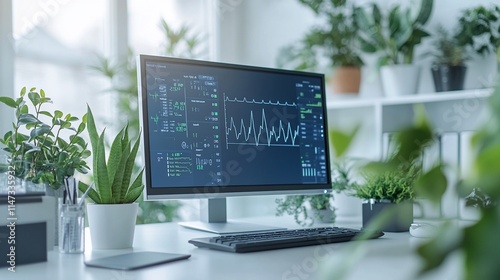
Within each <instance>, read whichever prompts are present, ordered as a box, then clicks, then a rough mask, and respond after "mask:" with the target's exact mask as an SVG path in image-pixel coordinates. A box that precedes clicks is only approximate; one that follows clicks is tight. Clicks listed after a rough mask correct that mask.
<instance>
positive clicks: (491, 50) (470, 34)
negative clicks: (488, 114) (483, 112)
mask: <svg viewBox="0 0 500 280" xmlns="http://www.w3.org/2000/svg"><path fill="white" fill-rule="evenodd" d="M458 23H459V29H458V33H457V34H456V35H455V39H456V41H457V42H458V44H459V45H460V46H463V47H465V48H466V50H467V51H468V52H469V53H470V54H471V56H472V58H473V60H472V61H471V63H472V65H471V66H474V67H471V69H474V71H475V73H471V74H472V75H468V77H467V80H466V83H467V84H468V87H478V88H480V87H491V86H494V84H495V78H496V73H497V72H498V66H497V64H496V63H494V62H495V58H494V57H495V54H496V53H497V50H498V49H499V47H500V32H499V30H498V26H499V25H500V7H499V6H498V5H491V6H490V7H486V6H482V5H479V6H476V7H472V8H469V9H465V10H463V11H462V13H461V15H460V17H459V20H458Z"/></svg>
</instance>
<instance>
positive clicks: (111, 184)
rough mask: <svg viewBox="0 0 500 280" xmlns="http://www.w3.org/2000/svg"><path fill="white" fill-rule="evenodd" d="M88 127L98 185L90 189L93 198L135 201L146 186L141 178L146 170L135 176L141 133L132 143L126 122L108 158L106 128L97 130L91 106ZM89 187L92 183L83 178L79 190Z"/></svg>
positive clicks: (88, 108) (102, 201)
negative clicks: (99, 131) (88, 183)
mask: <svg viewBox="0 0 500 280" xmlns="http://www.w3.org/2000/svg"><path fill="white" fill-rule="evenodd" d="M87 131H88V133H89V137H90V144H91V146H92V154H93V155H94V158H93V164H92V166H93V171H94V184H95V189H92V190H90V191H89V192H88V196H89V197H90V199H92V200H93V201H94V202H95V203H97V204H123V203H132V202H134V201H136V200H137V198H139V196H140V195H141V193H142V190H143V189H144V184H143V182H142V175H143V172H144V170H142V171H140V172H139V174H138V175H136V176H135V178H134V179H133V180H132V173H133V167H134V162H135V158H136V155H137V151H138V149H139V143H140V140H139V137H137V139H136V140H135V142H134V143H133V144H132V141H131V140H130V139H129V136H128V126H125V127H124V128H123V129H122V130H121V131H120V132H119V133H118V134H117V135H116V136H115V138H114V140H113V143H112V144H111V148H110V150H109V156H108V158H107V160H106V151H105V143H104V139H105V130H103V131H102V132H101V133H100V134H98V132H97V128H96V125H95V121H94V116H93V114H92V110H91V109H90V107H88V106H87ZM88 188H89V185H87V184H85V183H82V182H80V184H79V189H80V191H82V192H85V191H86V190H87V189H88Z"/></svg>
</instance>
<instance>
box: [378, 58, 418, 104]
mask: <svg viewBox="0 0 500 280" xmlns="http://www.w3.org/2000/svg"><path fill="white" fill-rule="evenodd" d="M380 75H381V77H382V86H383V88H384V94H385V96H388V97H394V96H402V95H410V94H415V93H417V90H418V82H419V80H420V68H419V67H418V66H417V65H413V64H395V65H387V66H383V67H382V68H381V69H380Z"/></svg>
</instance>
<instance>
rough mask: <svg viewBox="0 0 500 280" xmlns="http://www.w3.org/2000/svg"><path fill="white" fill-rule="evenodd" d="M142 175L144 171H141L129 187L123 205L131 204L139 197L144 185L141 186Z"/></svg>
mask: <svg viewBox="0 0 500 280" xmlns="http://www.w3.org/2000/svg"><path fill="white" fill-rule="evenodd" d="M143 173H144V170H141V172H140V173H139V175H137V177H136V178H135V180H134V183H132V185H131V186H130V188H129V190H128V192H127V195H126V196H125V200H124V203H132V202H134V201H136V200H137V198H139V196H141V193H142V191H143V189H144V185H143V184H142V175H143Z"/></svg>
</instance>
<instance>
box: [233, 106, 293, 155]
mask: <svg viewBox="0 0 500 280" xmlns="http://www.w3.org/2000/svg"><path fill="white" fill-rule="evenodd" d="M238 123H239V124H238ZM298 135H299V126H298V125H297V127H295V128H292V125H291V124H290V123H287V124H283V122H282V121H281V120H280V121H279V125H278V126H277V127H276V126H269V125H268V120H267V118H266V111H265V110H264V109H262V117H261V122H260V125H256V123H255V117H254V113H253V111H250V118H249V121H248V123H245V121H244V120H243V119H241V120H240V121H239V122H238V121H235V120H234V118H233V117H231V118H230V120H229V125H228V126H227V128H226V139H228V141H227V143H228V145H229V144H233V145H235V144H237V145H255V146H259V145H267V146H288V147H290V146H291V147H298V145H297V144H296V143H295V141H296V139H297V136H298ZM233 137H234V140H236V142H230V141H229V138H233ZM261 139H262V140H261Z"/></svg>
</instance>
